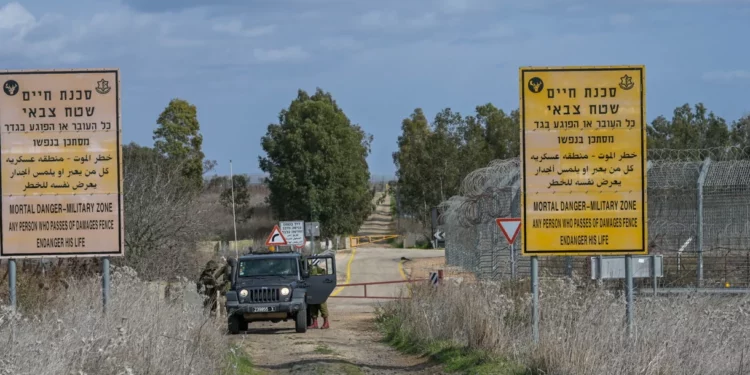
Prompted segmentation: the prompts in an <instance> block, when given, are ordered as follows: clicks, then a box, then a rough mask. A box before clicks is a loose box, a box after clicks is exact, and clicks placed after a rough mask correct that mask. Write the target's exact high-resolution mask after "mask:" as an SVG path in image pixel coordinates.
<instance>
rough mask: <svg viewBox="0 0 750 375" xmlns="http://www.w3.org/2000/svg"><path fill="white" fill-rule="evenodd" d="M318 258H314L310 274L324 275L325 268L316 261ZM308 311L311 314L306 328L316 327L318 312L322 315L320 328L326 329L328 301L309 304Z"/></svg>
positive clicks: (328, 326) (327, 325)
mask: <svg viewBox="0 0 750 375" xmlns="http://www.w3.org/2000/svg"><path fill="white" fill-rule="evenodd" d="M319 262H320V259H315V260H314V261H313V263H312V267H311V268H310V275H324V274H325V272H326V271H325V270H324V269H323V268H321V267H320V266H319V265H318V263H319ZM310 313H311V314H312V324H311V325H310V326H309V327H307V328H318V313H320V315H321V316H322V317H323V326H322V327H320V329H328V328H330V325H329V323H328V301H326V302H323V303H322V304H320V305H310Z"/></svg>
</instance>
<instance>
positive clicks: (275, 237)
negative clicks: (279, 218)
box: [266, 225, 287, 246]
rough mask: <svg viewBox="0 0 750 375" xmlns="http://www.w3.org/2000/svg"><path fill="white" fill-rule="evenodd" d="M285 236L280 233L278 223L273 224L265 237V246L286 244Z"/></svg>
mask: <svg viewBox="0 0 750 375" xmlns="http://www.w3.org/2000/svg"><path fill="white" fill-rule="evenodd" d="M286 245H287V242H286V237H284V233H281V229H279V226H278V225H274V226H273V230H272V231H271V234H270V235H269V236H268V238H266V246H286Z"/></svg>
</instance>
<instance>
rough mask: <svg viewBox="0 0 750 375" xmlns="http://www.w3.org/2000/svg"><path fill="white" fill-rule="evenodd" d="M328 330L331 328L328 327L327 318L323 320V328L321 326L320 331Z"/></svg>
mask: <svg viewBox="0 0 750 375" xmlns="http://www.w3.org/2000/svg"><path fill="white" fill-rule="evenodd" d="M316 323H317V322H316ZM328 328H331V327H330V326H329V325H328V318H323V326H322V327H320V329H328Z"/></svg>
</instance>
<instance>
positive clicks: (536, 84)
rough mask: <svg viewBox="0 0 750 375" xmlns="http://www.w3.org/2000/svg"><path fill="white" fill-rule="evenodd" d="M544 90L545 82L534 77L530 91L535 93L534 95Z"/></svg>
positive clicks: (530, 82) (530, 81) (530, 84)
mask: <svg viewBox="0 0 750 375" xmlns="http://www.w3.org/2000/svg"><path fill="white" fill-rule="evenodd" d="M543 88H544V82H542V79H541V78H539V77H534V78H532V79H530V80H529V91H531V92H533V93H534V94H537V93H539V92H541V91H542V89H543Z"/></svg>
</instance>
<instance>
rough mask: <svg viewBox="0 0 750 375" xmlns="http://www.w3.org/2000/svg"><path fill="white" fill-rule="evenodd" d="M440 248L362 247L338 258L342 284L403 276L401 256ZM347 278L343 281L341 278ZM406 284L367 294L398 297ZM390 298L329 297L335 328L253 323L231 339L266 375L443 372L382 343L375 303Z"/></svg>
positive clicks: (351, 290) (346, 292) (349, 291)
mask: <svg viewBox="0 0 750 375" xmlns="http://www.w3.org/2000/svg"><path fill="white" fill-rule="evenodd" d="M442 255H443V251H442V250H407V249H388V248H359V249H356V251H354V252H352V253H347V254H339V255H338V256H337V259H336V264H337V274H339V275H340V277H339V279H340V281H339V284H342V283H343V282H344V281H345V280H346V278H347V277H346V275H349V277H348V278H349V282H350V283H358V282H375V281H391V280H402V277H403V276H402V271H401V270H400V267H399V262H400V260H401V257H402V256H403V257H407V258H421V257H435V256H442ZM342 279H343V280H342ZM403 287H404V284H393V285H381V286H372V287H368V290H367V293H368V295H374V296H395V295H397V293H398V291H399V290H400V289H402V288H403ZM333 295H335V296H355V295H363V294H362V287H348V288H339V289H336V290H335V291H334V293H333ZM385 301H387V300H373V299H349V298H329V300H328V306H329V307H328V309H329V312H330V315H331V328H330V329H328V330H321V329H316V330H309V331H308V332H307V333H304V334H298V333H295V332H294V323H293V322H291V321H289V322H286V323H284V322H281V323H278V324H271V323H255V324H251V325H250V328H249V331H248V332H247V333H246V334H242V335H238V336H236V337H232V340H233V341H235V342H238V343H241V344H242V345H243V346H244V347H245V348H246V349H247V352H248V353H250V355H251V357H252V359H253V362H254V363H255V365H256V367H257V368H258V369H259V370H260V372H261V373H265V374H347V375H356V374H382V375H389V374H415V375H416V374H419V375H427V374H430V375H432V374H442V373H443V372H442V371H441V370H440V369H439V368H438V367H437V366H434V365H433V364H430V363H427V361H426V359H424V358H418V357H412V356H406V355H403V354H401V353H399V352H397V351H395V350H393V349H392V348H390V347H388V346H387V345H386V344H383V343H381V342H380V340H381V335H380V334H379V333H378V332H377V331H376V330H375V327H374V323H373V321H372V319H373V314H372V312H373V310H374V306H376V305H377V304H378V303H382V302H385Z"/></svg>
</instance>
